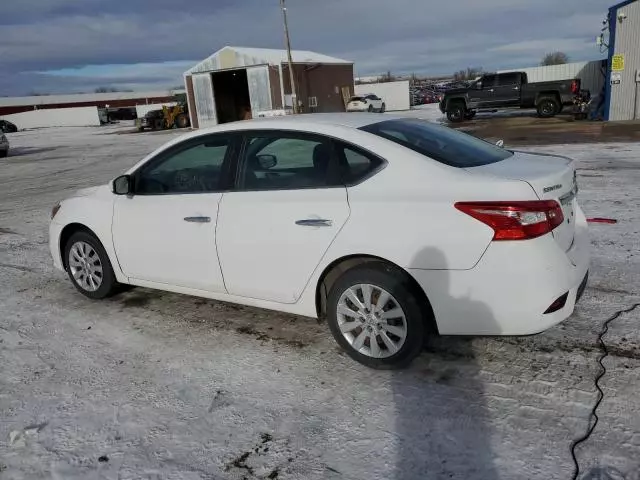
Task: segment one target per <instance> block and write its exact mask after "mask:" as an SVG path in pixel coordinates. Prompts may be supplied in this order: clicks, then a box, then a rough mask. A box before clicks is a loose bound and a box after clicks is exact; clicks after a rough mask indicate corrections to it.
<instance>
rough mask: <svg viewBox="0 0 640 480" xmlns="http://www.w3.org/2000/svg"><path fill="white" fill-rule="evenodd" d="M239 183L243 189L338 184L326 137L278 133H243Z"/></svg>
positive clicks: (333, 157) (332, 153)
mask: <svg viewBox="0 0 640 480" xmlns="http://www.w3.org/2000/svg"><path fill="white" fill-rule="evenodd" d="M238 181H239V185H240V188H241V189H244V190H288V189H298V188H323V187H333V186H337V185H340V174H339V172H338V169H337V168H336V166H335V155H334V150H333V142H332V141H331V140H330V139H327V138H323V137H319V136H312V135H302V134H297V133H291V134H289V133H282V134H272V133H267V134H264V135H261V134H255V135H249V136H247V138H246V140H245V148H244V155H243V159H242V162H241V167H240V172H239V177H238Z"/></svg>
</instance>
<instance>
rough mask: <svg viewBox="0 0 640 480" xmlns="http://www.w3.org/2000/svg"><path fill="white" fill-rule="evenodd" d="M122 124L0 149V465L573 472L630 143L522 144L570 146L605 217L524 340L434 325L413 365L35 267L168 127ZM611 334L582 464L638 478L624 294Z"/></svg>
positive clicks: (115, 473)
mask: <svg viewBox="0 0 640 480" xmlns="http://www.w3.org/2000/svg"><path fill="white" fill-rule="evenodd" d="M121 130H122V127H101V128H76V129H69V128H67V129H63V128H60V129H48V130H39V131H31V132H21V133H17V134H11V135H9V137H10V141H11V145H12V148H13V154H12V156H10V157H9V158H7V159H2V160H0V479H2V480H5V479H6V480H17V479H55V480H58V479H60V480H66V479H83V480H87V479H88V480H93V479H108V480H112V479H113V480H115V479H153V480H156V479H157V480H160V479H185V480H192V479H194V480H195V479H309V480H315V479H345V480H349V479H369V480H373V479H386V480H391V479H394V480H395V479H397V480H408V479H432V478H433V479H439V478H455V479H478V480H480V479H482V480H488V479H510V480H511V479H545V480H548V479H568V478H571V475H572V472H573V464H572V460H571V457H570V453H569V447H570V444H571V441H572V439H574V438H576V437H578V436H580V435H582V434H583V433H584V432H585V430H586V428H587V424H588V418H589V413H590V410H591V408H592V405H593V404H594V402H595V400H596V390H595V388H594V384H593V380H594V377H595V375H596V374H597V372H598V370H599V368H598V366H597V363H596V359H597V356H598V354H599V350H598V347H597V343H596V339H597V335H598V332H599V331H600V329H601V325H602V322H603V320H604V319H605V318H607V317H609V316H610V315H611V314H612V313H613V312H615V311H616V310H618V309H620V308H622V307H625V306H628V305H630V304H632V303H634V302H636V301H639V300H640V248H639V247H640V211H639V208H638V207H639V206H640V189H639V188H638V185H640V144H589V145H585V146H577V145H572V146H558V145H556V146H553V147H540V148H536V150H542V151H548V152H554V153H560V154H565V155H568V156H571V157H573V158H575V159H577V160H578V161H579V162H580V163H579V167H580V170H579V182H580V185H581V191H580V195H579V198H580V201H581V203H582V205H583V207H584V209H585V211H586V213H587V216H597V217H614V218H617V219H618V220H619V223H618V224H617V225H594V226H592V229H591V231H592V239H593V266H592V271H591V281H590V285H589V287H588V289H587V291H586V294H585V296H584V297H583V300H582V302H581V304H580V305H579V306H578V308H577V311H576V313H575V315H574V316H573V317H571V318H570V319H569V320H568V321H566V322H565V323H564V324H562V325H560V326H558V327H556V328H554V329H552V330H550V331H548V332H546V333H545V334H542V335H539V336H534V337H527V338H502V339H500V338H498V339H491V338H481V339H456V338H448V339H445V338H443V339H434V340H432V341H431V342H430V344H429V346H428V348H427V351H426V352H425V353H424V355H423V356H422V357H421V358H420V359H419V360H418V361H417V362H415V364H414V365H413V366H412V368H411V369H409V370H407V371H402V372H376V371H372V370H369V369H367V368H365V367H362V366H360V365H358V364H356V363H354V362H353V361H351V360H350V359H348V358H347V357H346V356H345V355H343V354H342V353H341V352H340V351H339V350H338V349H337V347H336V346H335V344H334V341H333V339H332V338H331V336H330V333H329V331H328V328H327V327H326V325H324V324H321V325H318V324H317V323H316V322H315V321H313V320H309V319H305V318H296V317H292V316H287V315H282V314H277V313H271V312H266V311H261V310H257V309H251V308H244V307H239V306H233V305H226V304H222V303H217V302H214V301H209V300H202V299H198V298H192V297H187V296H180V295H175V294H169V293H162V292H156V291H151V290H145V289H134V290H131V291H129V292H127V293H124V294H121V295H119V296H117V297H115V298H112V299H110V300H107V301H103V302H91V301H89V300H88V299H85V298H84V297H82V296H81V295H80V294H78V293H77V292H76V291H75V290H74V288H73V287H72V285H71V283H70V282H69V281H68V280H67V279H66V277H65V275H64V274H62V273H60V272H58V271H54V269H53V268H52V265H51V260H50V256H49V252H48V245H47V241H48V238H47V235H48V234H47V226H48V219H49V212H50V209H51V207H52V206H53V205H54V204H55V202H56V201H57V200H59V199H61V198H64V197H65V196H66V195H68V194H69V193H70V192H72V191H73V190H76V189H79V188H83V187H87V186H92V185H96V184H101V183H106V182H107V181H108V180H110V179H111V178H113V177H114V176H116V175H117V174H118V173H119V172H121V171H122V170H124V169H126V168H127V167H129V166H130V165H132V164H133V163H135V162H136V161H138V160H139V159H140V158H141V157H142V156H143V155H144V154H146V153H148V152H149V151H151V150H152V149H154V148H155V147H157V146H160V145H161V144H162V143H164V142H165V141H167V140H169V139H170V138H173V137H175V136H176V135H178V133H177V132H161V133H148V134H123V135H120V134H117V132H118V131H121ZM606 341H607V343H608V345H610V346H611V351H612V356H610V357H609V358H608V359H607V360H606V361H605V364H606V366H607V369H608V373H607V375H606V376H605V377H604V379H603V381H602V385H603V388H604V390H605V393H606V397H605V400H604V402H603V403H602V405H601V407H600V411H599V412H600V423H599V425H598V427H597V429H596V430H595V432H594V434H593V436H592V437H591V439H589V441H588V442H587V443H586V444H584V445H583V446H582V447H580V448H579V450H578V453H579V458H580V460H581V464H582V466H583V476H581V478H592V479H595V478H627V479H637V478H640V395H639V392H640V368H639V367H640V360H639V359H640V311H636V312H633V313H630V314H627V315H624V316H623V317H621V318H620V319H618V320H616V321H615V322H614V323H613V324H612V327H611V330H610V333H609V335H608V336H607V337H606ZM606 472H609V473H608V474H607V473H606ZM615 472H618V473H615ZM606 475H609V476H606Z"/></svg>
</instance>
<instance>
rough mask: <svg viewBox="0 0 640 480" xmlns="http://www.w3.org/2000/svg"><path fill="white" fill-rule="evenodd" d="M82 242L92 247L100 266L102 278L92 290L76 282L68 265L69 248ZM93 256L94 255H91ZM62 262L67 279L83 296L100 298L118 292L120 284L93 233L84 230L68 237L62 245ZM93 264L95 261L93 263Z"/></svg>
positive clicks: (107, 257) (105, 253)
mask: <svg viewBox="0 0 640 480" xmlns="http://www.w3.org/2000/svg"><path fill="white" fill-rule="evenodd" d="M78 242H83V243H84V244H87V245H89V246H90V247H91V248H93V250H94V252H95V253H96V254H97V258H98V259H99V261H100V265H101V267H102V280H101V283H100V285H99V288H97V290H94V291H89V290H87V289H85V288H84V287H83V286H82V285H80V284H79V283H78V280H76V278H75V277H74V275H73V272H72V267H71V266H70V260H69V256H70V253H71V249H72V248H73V246H74V245H75V244H76V243H78ZM91 258H95V257H93V256H92V257H91ZM63 260H64V262H65V266H66V269H67V274H68V275H69V279H70V280H71V283H73V286H74V287H76V289H77V290H78V291H79V292H80V293H82V294H83V295H84V296H86V297H89V298H91V299H94V300H100V299H103V298H107V297H110V296H111V295H113V294H115V293H118V290H119V287H120V284H119V283H118V281H117V280H116V276H115V274H114V273H113V268H112V267H111V262H110V261H109V256H108V255H107V252H106V251H105V250H104V247H103V246H102V244H101V243H100V240H98V239H97V238H96V237H95V236H94V235H92V234H91V233H89V232H86V231H78V232H75V233H73V234H72V235H71V237H69V240H67V243H66V245H65V246H64V259H63ZM94 265H95V263H94Z"/></svg>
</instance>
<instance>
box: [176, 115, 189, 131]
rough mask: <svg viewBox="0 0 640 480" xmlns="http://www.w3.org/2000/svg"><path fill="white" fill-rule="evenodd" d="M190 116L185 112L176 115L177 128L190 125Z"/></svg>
mask: <svg viewBox="0 0 640 480" xmlns="http://www.w3.org/2000/svg"><path fill="white" fill-rule="evenodd" d="M189 123H190V122H189V117H187V115H186V114H185V113H181V114H180V115H178V116H177V117H176V122H175V125H176V128H188V127H189Z"/></svg>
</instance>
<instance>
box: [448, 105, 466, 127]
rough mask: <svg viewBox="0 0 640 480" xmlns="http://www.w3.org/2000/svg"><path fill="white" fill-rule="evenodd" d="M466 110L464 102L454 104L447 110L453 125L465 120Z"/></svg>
mask: <svg viewBox="0 0 640 480" xmlns="http://www.w3.org/2000/svg"><path fill="white" fill-rule="evenodd" d="M465 113H466V108H465V105H464V103H462V102H452V103H451V104H450V105H449V107H448V108H447V119H448V120H449V121H450V122H451V123H460V122H462V121H463V120H464V116H465Z"/></svg>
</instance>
